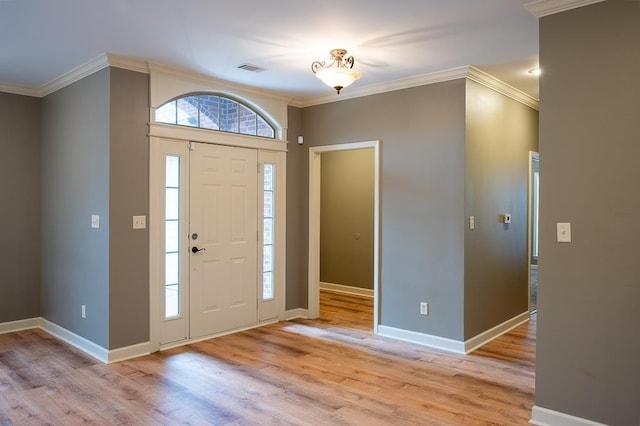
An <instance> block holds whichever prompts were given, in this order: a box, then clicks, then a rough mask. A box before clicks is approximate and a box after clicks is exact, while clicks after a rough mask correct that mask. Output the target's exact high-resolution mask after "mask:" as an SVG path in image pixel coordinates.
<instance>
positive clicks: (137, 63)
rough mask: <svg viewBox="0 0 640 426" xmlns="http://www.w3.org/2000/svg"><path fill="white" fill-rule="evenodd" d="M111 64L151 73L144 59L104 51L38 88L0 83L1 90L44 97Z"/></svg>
mask: <svg viewBox="0 0 640 426" xmlns="http://www.w3.org/2000/svg"><path fill="white" fill-rule="evenodd" d="M109 66H112V67H116V68H122V69H126V70H130V71H137V72H141V73H146V74H148V73H149V68H148V67H147V64H146V62H144V61H141V60H139V59H133V58H127V57H124V56H118V55H114V54H112V53H103V54H102V55H100V56H98V57H96V58H93V59H92V60H90V61H89V62H86V63H84V64H82V65H80V66H78V67H76V68H74V69H72V70H71V71H69V72H66V73H64V74H62V75H61V76H60V77H58V78H55V79H53V80H51V81H50V82H48V83H46V84H44V85H42V86H40V87H39V88H37V89H34V88H28V87H22V88H21V87H19V86H13V89H14V90H11V89H12V86H7V85H1V84H0V92H9V93H17V94H21V95H27V96H36V97H40V98H42V97H45V96H47V95H49V94H51V93H53V92H55V91H57V90H60V89H62V88H64V87H66V86H69V85H70V84H73V83H75V82H76V81H79V80H82V79H83V78H85V77H87V76H89V75H91V74H93V73H95V72H98V71H100V70H101V69H103V68H107V67H109ZM17 90H21V91H17Z"/></svg>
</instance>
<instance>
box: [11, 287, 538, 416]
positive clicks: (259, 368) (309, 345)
mask: <svg viewBox="0 0 640 426" xmlns="http://www.w3.org/2000/svg"><path fill="white" fill-rule="evenodd" d="M371 306H372V304H371V300H370V299H365V298H359V297H352V296H344V295H337V294H331V293H325V292H323V294H322V296H321V317H320V318H319V319H318V320H295V321H289V322H283V323H279V324H274V325H270V326H266V327H262V328H257V329H253V330H250V331H245V332H241V333H237V334H233V335H229V336H225V337H220V338H217V339H212V340H207V341H204V342H200V343H197V344H192V345H188V346H184V347H181V348H177V349H172V350H168V351H164V352H161V353H156V354H152V355H150V356H146V357H141V358H137V359H135V360H130V361H125V362H121V363H117V364H112V365H103V364H101V363H99V362H97V361H95V360H93V359H92V358H90V357H88V356H85V355H83V354H82V353H80V352H78V351H77V350H75V349H74V348H71V347H69V346H68V345H66V344H64V343H61V342H60V341H58V340H56V339H55V338H52V337H51V336H49V335H48V334H47V333H45V332H43V331H41V330H28V331H21V332H17V333H8V334H4V335H0V424H1V425H12V424H15V425H25V424H33V425H40V424H56V425H73V424H80V423H87V422H90V423H94V424H136V425H138V424H141V425H151V424H219V425H227V424H233V425H271V424H296V425H298V424H300V425H346V424H357V425H367V426H368V425H404V424H420V425H526V424H528V420H529V418H530V413H531V407H532V406H533V403H534V364H535V316H534V317H532V321H530V322H529V323H527V324H524V325H522V326H520V327H518V328H517V329H515V330H513V331H512V332H510V333H508V334H506V335H504V336H502V337H500V338H499V339H497V340H495V341H493V342H491V343H489V344H488V345H486V346H485V347H483V348H481V349H480V350H478V351H476V352H474V353H473V354H471V355H467V356H464V355H456V354H450V353H446V352H442V351H437V350H431V349H429V348H425V347H421V346H417V345H413V344H409V343H403V342H399V341H394V340H391V339H386V338H382V337H378V336H374V335H373V334H372V331H371V328H372V327H371V323H372V313H371V309H372V307H371Z"/></svg>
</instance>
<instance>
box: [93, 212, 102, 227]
mask: <svg viewBox="0 0 640 426" xmlns="http://www.w3.org/2000/svg"><path fill="white" fill-rule="evenodd" d="M91 227H92V228H94V229H98V228H100V216H99V215H97V214H92V215H91Z"/></svg>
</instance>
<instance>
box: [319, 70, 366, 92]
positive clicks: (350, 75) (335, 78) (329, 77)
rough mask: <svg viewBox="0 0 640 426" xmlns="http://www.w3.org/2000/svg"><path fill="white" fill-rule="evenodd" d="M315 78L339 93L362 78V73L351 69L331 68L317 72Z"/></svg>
mask: <svg viewBox="0 0 640 426" xmlns="http://www.w3.org/2000/svg"><path fill="white" fill-rule="evenodd" d="M316 77H318V78H319V79H320V80H322V81H323V82H324V83H325V84H326V85H327V86H329V87H333V88H334V89H336V90H337V91H338V93H340V90H341V89H343V88H345V87H347V86H349V85H351V84H352V83H353V82H354V81H356V80H357V79H359V78H360V77H362V73H361V72H360V71H357V70H354V69H353V68H345V67H331V68H322V69H319V70H317V71H316Z"/></svg>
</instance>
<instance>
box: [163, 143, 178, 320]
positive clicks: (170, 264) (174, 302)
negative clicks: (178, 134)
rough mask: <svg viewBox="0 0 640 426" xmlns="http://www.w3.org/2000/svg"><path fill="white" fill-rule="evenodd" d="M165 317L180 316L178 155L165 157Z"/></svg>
mask: <svg viewBox="0 0 640 426" xmlns="http://www.w3.org/2000/svg"><path fill="white" fill-rule="evenodd" d="M164 191H165V209H164V211H165V214H164V228H165V241H164V265H165V274H164V293H165V294H164V297H165V303H164V307H165V312H164V316H165V318H173V317H177V316H180V314H181V312H180V293H181V292H180V195H181V194H180V157H178V156H172V155H168V156H166V157H165V190H164Z"/></svg>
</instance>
